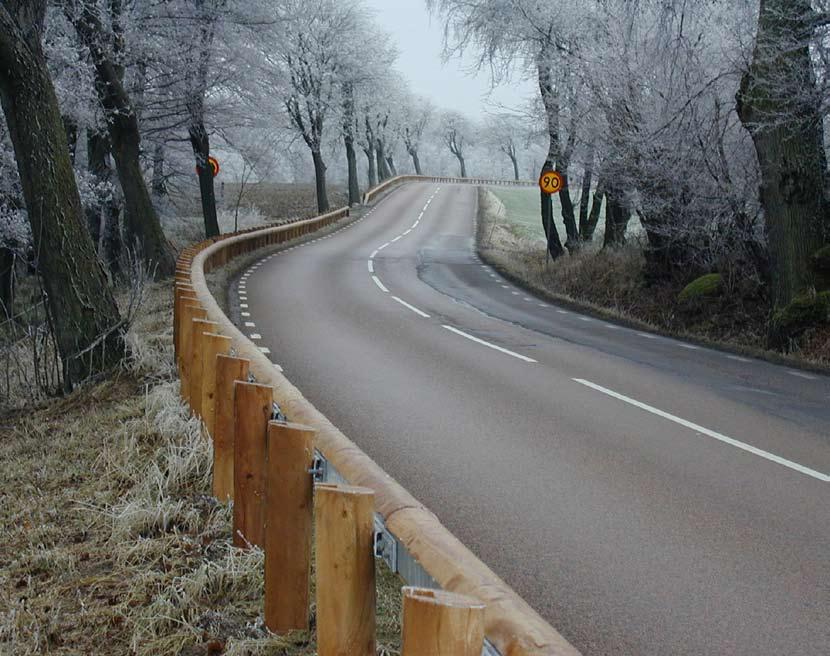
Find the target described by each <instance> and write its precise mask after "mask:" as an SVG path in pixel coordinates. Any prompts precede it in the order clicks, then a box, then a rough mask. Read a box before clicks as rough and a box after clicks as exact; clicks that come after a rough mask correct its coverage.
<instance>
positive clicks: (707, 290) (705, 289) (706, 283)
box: [677, 273, 723, 303]
mask: <svg viewBox="0 0 830 656" xmlns="http://www.w3.org/2000/svg"><path fill="white" fill-rule="evenodd" d="M722 286H723V276H721V274H719V273H707V274H706V275H705V276H700V278H697V279H695V280H693V281H692V282H690V283H689V284H688V285H686V287H684V288H683V291H682V292H680V294H678V296H677V300H678V301H680V302H681V303H687V302H689V301H695V300H697V299H699V298H704V297H706V296H717V295H718V294H720V292H721V288H722Z"/></svg>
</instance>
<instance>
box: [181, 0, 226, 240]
mask: <svg viewBox="0 0 830 656" xmlns="http://www.w3.org/2000/svg"><path fill="white" fill-rule="evenodd" d="M225 4H226V3H225V0H192V5H193V6H192V10H191V11H190V12H189V13H190V14H191V16H192V17H191V16H186V17H185V18H184V19H183V18H182V17H181V16H180V17H179V18H178V20H190V21H192V23H193V24H194V25H195V27H196V30H195V34H194V37H195V38H194V39H193V40H194V41H195V43H193V44H192V45H191V47H190V48H188V52H189V53H193V55H192V57H193V58H194V59H195V61H193V62H188V65H187V67H186V70H187V71H188V75H187V76H186V82H187V91H186V100H185V102H186V104H187V113H188V115H189V117H190V124H189V126H188V136H189V137H190V146H191V148H193V155H194V157H195V159H196V172H197V175H198V177H199V196H200V198H201V200H202V216H203V217H204V220H205V236H206V237H208V238H210V237H217V236H219V221H218V219H217V217H216V192H215V190H214V187H213V170H212V168H211V166H210V164H209V158H210V135H209V134H208V130H207V128H206V127H205V95H206V94H207V91H208V87H209V83H208V72H209V70H210V63H211V56H212V51H213V43H214V39H215V36H216V30H217V23H218V21H219V10H220V9H221V8H222V6H223V5H225ZM188 9H189V8H188Z"/></svg>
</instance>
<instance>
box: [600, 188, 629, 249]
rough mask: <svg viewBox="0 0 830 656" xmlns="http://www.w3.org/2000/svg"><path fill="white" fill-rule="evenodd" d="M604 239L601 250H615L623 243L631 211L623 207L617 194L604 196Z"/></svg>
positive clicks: (610, 192) (612, 193)
mask: <svg viewBox="0 0 830 656" xmlns="http://www.w3.org/2000/svg"><path fill="white" fill-rule="evenodd" d="M605 201H606V205H605V238H604V241H603V244H602V247H603V248H615V247H618V246H622V245H623V244H624V243H625V230H626V228H627V227H628V222H629V220H630V219H631V211H630V210H629V209H628V208H627V207H625V205H623V203H622V201H621V200H620V197H619V194H617V193H614V192H612V191H611V190H609V192H608V193H607V194H606V196H605Z"/></svg>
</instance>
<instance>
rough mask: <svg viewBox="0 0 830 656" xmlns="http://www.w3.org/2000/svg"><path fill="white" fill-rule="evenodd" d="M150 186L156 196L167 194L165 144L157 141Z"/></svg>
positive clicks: (154, 149)
mask: <svg viewBox="0 0 830 656" xmlns="http://www.w3.org/2000/svg"><path fill="white" fill-rule="evenodd" d="M150 188H151V189H152V191H153V196H155V197H156V198H161V197H162V196H166V195H167V180H166V178H165V175H164V144H162V143H157V144H156V145H155V147H154V148H153V179H152V181H151V183H150Z"/></svg>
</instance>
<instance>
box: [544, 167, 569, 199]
mask: <svg viewBox="0 0 830 656" xmlns="http://www.w3.org/2000/svg"><path fill="white" fill-rule="evenodd" d="M564 186H565V178H563V177H562V174H561V173H560V172H559V171H543V172H542V175H541V176H540V177H539V189H541V190H542V191H543V192H544V193H546V194H557V193H559V192H560V191H562V187H564Z"/></svg>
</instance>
